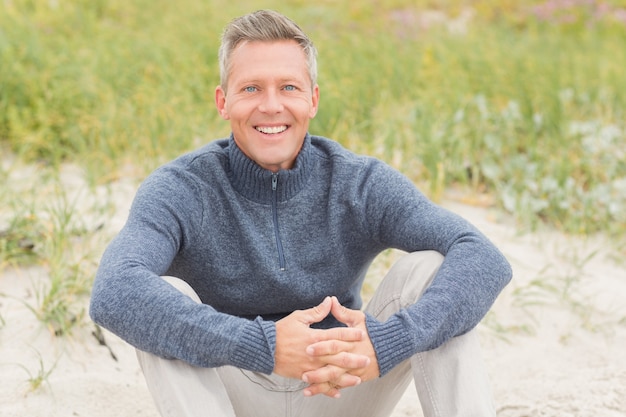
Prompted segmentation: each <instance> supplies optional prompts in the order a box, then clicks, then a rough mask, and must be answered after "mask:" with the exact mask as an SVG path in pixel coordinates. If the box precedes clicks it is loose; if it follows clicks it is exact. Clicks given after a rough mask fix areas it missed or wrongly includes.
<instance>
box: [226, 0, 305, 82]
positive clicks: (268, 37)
mask: <svg viewBox="0 0 626 417" xmlns="http://www.w3.org/2000/svg"><path fill="white" fill-rule="evenodd" d="M282 40H294V41H296V42H297V43H298V45H300V47H301V48H302V51H303V52H304V55H305V57H306V61H307V67H308V71H309V77H310V78H311V87H313V86H314V85H315V84H316V83H317V50H316V49H315V46H314V45H313V42H311V40H310V39H309V37H308V36H307V35H306V34H305V33H304V32H303V31H302V29H300V27H299V26H298V25H296V23H295V22H293V21H292V20H291V19H289V18H287V17H286V16H283V15H281V14H280V13H277V12H275V11H272V10H259V11H256V12H254V13H250V14H247V15H244V16H241V17H238V18H236V19H235V20H233V21H232V22H230V24H229V25H228V26H227V27H226V29H225V30H224V33H223V34H222V44H221V46H220V49H219V65H220V85H221V86H222V89H224V91H226V90H227V88H228V77H229V73H230V65H231V57H232V53H233V51H234V50H235V49H236V48H237V46H239V45H240V44H241V43H244V42H255V41H260V42H273V41H282Z"/></svg>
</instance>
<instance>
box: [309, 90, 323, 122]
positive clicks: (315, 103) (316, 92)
mask: <svg viewBox="0 0 626 417" xmlns="http://www.w3.org/2000/svg"><path fill="white" fill-rule="evenodd" d="M311 104H312V105H311V110H310V111H309V118H310V119H312V118H314V117H315V115H316V114H317V110H318V109H319V104H320V88H319V85H317V84H315V86H314V87H313V96H312V98H311Z"/></svg>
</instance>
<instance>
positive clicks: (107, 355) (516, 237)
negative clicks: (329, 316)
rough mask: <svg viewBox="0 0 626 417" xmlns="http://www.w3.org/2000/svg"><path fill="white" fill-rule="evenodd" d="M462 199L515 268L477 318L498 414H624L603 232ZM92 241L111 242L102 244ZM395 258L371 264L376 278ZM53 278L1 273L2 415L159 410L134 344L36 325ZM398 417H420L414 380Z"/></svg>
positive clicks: (625, 287) (126, 189) (121, 201)
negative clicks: (512, 216) (573, 231)
mask: <svg viewBox="0 0 626 417" xmlns="http://www.w3.org/2000/svg"><path fill="white" fill-rule="evenodd" d="M66 174H67V173H66ZM76 178H77V177H76V176H75V173H72V171H71V170H70V172H69V174H68V176H67V181H69V183H70V184H69V185H68V189H69V190H71V189H72V187H74V188H80V181H79V180H76ZM18 185H19V184H18ZM113 188H114V190H115V192H114V195H113V198H114V201H115V202H116V203H117V210H116V212H115V213H116V214H115V216H113V217H112V218H111V219H110V220H109V221H108V222H107V224H106V228H105V230H107V231H108V232H109V236H110V234H111V233H113V232H114V231H116V230H118V229H119V227H121V225H122V223H123V221H124V218H125V215H126V213H127V209H128V205H129V203H130V200H131V199H132V196H133V195H134V191H135V184H134V183H131V182H120V183H118V184H116V186H114V187H113ZM81 201H82V200H81ZM88 201H89V199H88V198H86V199H85V204H87V202H88ZM462 201H463V200H462V199H461V198H459V197H458V196H454V195H448V198H447V199H446V200H445V201H444V202H443V205H444V206H446V207H448V208H449V209H450V210H452V211H454V212H456V213H458V214H460V215H462V216H463V217H465V218H467V219H468V220H470V221H471V222H472V223H474V224H475V225H476V226H478V227H479V228H480V229H481V230H482V231H483V232H484V233H485V234H486V235H487V236H489V237H490V238H491V239H492V240H493V241H494V242H495V243H496V244H497V245H498V246H499V247H500V248H501V249H502V251H503V252H504V253H505V255H506V256H507V257H508V259H509V260H510V262H511V263H512V265H513V269H514V279H513V281H512V283H511V284H510V285H509V286H508V287H507V288H506V289H505V291H504V292H503V294H502V295H501V297H500V298H499V299H498V301H497V302H496V304H495V306H494V307H493V309H492V311H491V312H490V314H489V315H488V316H487V317H486V319H485V320H484V321H483V322H482V323H481V324H480V325H479V329H480V332H481V336H482V344H483V353H484V358H485V361H486V363H487V367H488V370H489V372H490V374H491V377H492V383H493V389H494V392H495V397H496V401H497V404H498V415H499V416H502V417H523V416H555V417H556V416H558V417H569V416H576V417H587V416H589V417H592V416H593V417H617V416H626V260H625V259H623V258H624V252H623V251H622V252H621V254H620V253H619V252H618V251H617V250H615V245H614V244H611V243H609V242H608V241H607V240H606V239H604V238H603V237H602V236H600V237H593V238H580V237H568V236H565V235H562V234H559V233H555V232H541V233H534V234H519V233H518V232H517V231H516V228H515V226H514V225H513V224H512V223H511V222H510V221H509V220H508V219H507V218H506V217H505V216H502V215H501V214H499V213H498V212H497V211H495V210H493V209H490V208H488V207H481V206H480V205H476V204H475V203H474V204H471V205H468V204H464V203H462ZM95 241H101V243H96V245H101V246H102V247H103V246H104V239H99V240H98V239H95ZM101 249H102V248H100V247H99V248H96V251H101ZM394 256H395V254H393V253H392V254H387V255H386V256H385V257H383V259H382V260H381V261H380V262H378V263H377V264H376V265H375V268H373V271H372V274H371V275H370V277H369V278H368V282H369V285H375V281H376V279H377V278H378V277H379V275H380V274H382V273H383V269H384V267H383V265H386V264H388V263H389V262H390V259H392V258H393V257H394ZM47 279H48V278H47V275H46V272H45V269H44V268H43V267H32V268H24V269H4V270H1V271H0V293H4V294H6V295H7V296H5V297H0V317H1V318H2V321H3V323H2V322H0V417H17V416H19V417H23V416H29V417H69V416H83V417H104V416H107V417H111V416H115V417H125V416H146V417H157V412H156V410H155V407H154V405H153V404H152V400H151V398H150V396H149V394H148V392H147V389H146V386H145V383H144V381H143V378H142V375H141V372H140V370H139V367H138V365H137V363H136V360H135V356H134V351H133V349H132V348H131V347H129V346H128V345H126V344H125V343H124V342H122V341H121V340H119V339H118V338H117V337H115V336H114V335H112V334H110V333H108V332H105V333H104V334H105V338H106V342H107V344H108V347H109V348H110V350H109V348H107V347H106V346H102V345H100V344H99V343H98V341H97V340H96V338H95V337H94V336H93V335H92V334H91V332H92V331H93V324H92V323H91V322H90V321H89V320H88V319H85V320H84V324H83V325H81V326H79V327H78V328H76V329H75V330H74V331H73V334H72V335H71V336H69V337H63V338H59V337H55V336H53V335H52V334H51V333H50V331H49V330H48V329H46V328H45V327H44V326H43V325H42V324H41V323H40V322H39V321H37V319H36V318H35V316H34V315H33V313H32V312H31V311H30V310H29V309H28V308H27V306H26V305H27V304H28V305H33V306H34V305H35V304H36V296H35V291H36V289H37V288H41V285H45V284H46V282H47ZM563 288H568V290H567V291H565V292H563ZM86 306H87V300H85V308H86ZM111 352H113V353H114V355H115V356H116V358H117V359H116V360H114V359H113V357H112V355H111ZM41 369H43V370H44V371H49V370H50V369H52V371H51V373H50V374H49V375H48V376H47V378H46V379H45V382H44V383H43V385H42V386H41V387H40V388H39V389H38V390H36V391H31V390H30V388H29V382H28V379H29V373H30V374H31V375H33V376H36V375H37V374H38V373H39V372H40V370H41ZM393 416H394V417H400V416H422V413H421V411H420V408H419V404H418V400H417V396H416V394H415V392H414V389H413V388H412V387H410V388H409V389H408V390H407V392H406V394H405V396H404V398H403V399H402V401H401V402H400V403H399V404H398V406H397V408H396V410H395V412H394V414H393Z"/></svg>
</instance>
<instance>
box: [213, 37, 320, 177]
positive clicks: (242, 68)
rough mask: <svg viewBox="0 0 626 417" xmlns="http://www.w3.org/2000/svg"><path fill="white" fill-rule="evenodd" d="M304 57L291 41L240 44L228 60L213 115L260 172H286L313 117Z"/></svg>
mask: <svg viewBox="0 0 626 417" xmlns="http://www.w3.org/2000/svg"><path fill="white" fill-rule="evenodd" d="M318 101H319V88H318V86H317V85H316V86H315V87H311V79H310V78H309V73H308V70H307V64H306V58H305V55H304V52H303V51H302V49H301V48H300V46H299V45H298V43H297V42H296V41H277V42H245V43H242V44H241V45H239V46H237V48H235V50H234V51H233V54H232V57H231V67H230V73H229V75H228V84H227V89H226V91H224V89H222V88H221V87H217V89H216V91H215V103H216V104H217V109H218V111H219V113H220V115H221V116H222V118H224V119H225V120H229V121H230V126H231V129H232V131H233V135H234V137H235V142H236V143H237V146H239V148H240V149H241V150H242V152H243V153H244V154H246V156H248V157H249V158H250V159H252V160H253V161H255V162H256V163H257V164H258V165H260V166H261V167H263V168H265V169H268V170H270V171H273V172H277V171H278V170H280V169H290V168H292V167H293V164H294V162H295V160H296V157H297V155H298V152H300V149H301V148H302V143H303V142H304V137H305V135H306V133H307V131H308V128H309V121H310V119H312V118H313V117H315V114H316V113H317V105H318Z"/></svg>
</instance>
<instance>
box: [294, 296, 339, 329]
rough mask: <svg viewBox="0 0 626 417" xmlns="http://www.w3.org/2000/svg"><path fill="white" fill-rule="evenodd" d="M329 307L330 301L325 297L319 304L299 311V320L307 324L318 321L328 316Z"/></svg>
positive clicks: (330, 305)
mask: <svg viewBox="0 0 626 417" xmlns="http://www.w3.org/2000/svg"><path fill="white" fill-rule="evenodd" d="M331 307H332V301H331V299H330V297H326V298H324V300H323V301H322V302H321V303H320V304H319V305H316V306H315V307H313V308H309V309H307V310H302V311H300V312H299V313H300V315H301V316H302V317H301V320H302V322H303V323H304V324H306V325H307V326H310V325H311V324H313V323H319V322H320V321H322V320H324V319H325V318H326V317H328V315H329V314H330V309H331Z"/></svg>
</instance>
